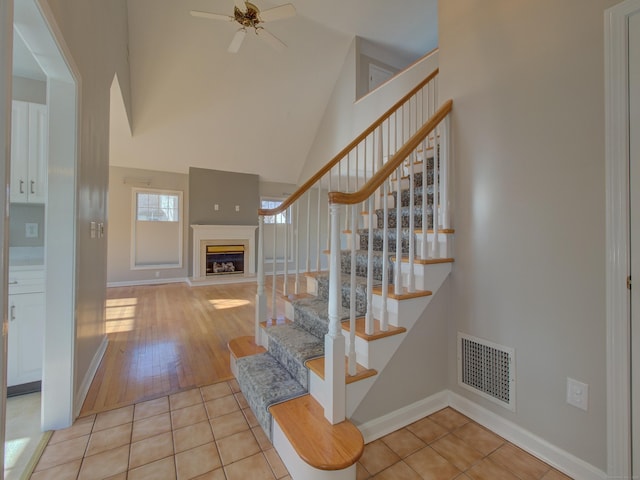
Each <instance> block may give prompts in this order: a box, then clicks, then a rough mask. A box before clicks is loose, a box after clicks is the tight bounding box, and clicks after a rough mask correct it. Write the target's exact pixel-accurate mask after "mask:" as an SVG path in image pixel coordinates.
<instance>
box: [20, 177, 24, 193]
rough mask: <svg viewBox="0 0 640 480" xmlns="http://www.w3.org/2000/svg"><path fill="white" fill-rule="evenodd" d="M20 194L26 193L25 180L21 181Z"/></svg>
mask: <svg viewBox="0 0 640 480" xmlns="http://www.w3.org/2000/svg"><path fill="white" fill-rule="evenodd" d="M20 193H24V180H20Z"/></svg>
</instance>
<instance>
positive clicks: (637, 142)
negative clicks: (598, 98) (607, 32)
mask: <svg viewBox="0 0 640 480" xmlns="http://www.w3.org/2000/svg"><path fill="white" fill-rule="evenodd" d="M628 42H629V169H630V185H629V187H630V188H629V192H630V205H631V216H630V218H631V278H632V279H636V278H637V279H638V280H640V10H638V11H637V12H635V13H634V14H633V15H630V16H629V41H628ZM638 287H640V284H638ZM631 425H632V430H631V446H632V451H631V452H632V454H631V471H632V475H633V476H634V478H637V477H638V476H640V288H635V289H632V291H631Z"/></svg>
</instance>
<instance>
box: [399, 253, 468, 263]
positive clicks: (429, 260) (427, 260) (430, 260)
mask: <svg viewBox="0 0 640 480" xmlns="http://www.w3.org/2000/svg"><path fill="white" fill-rule="evenodd" d="M396 258H397V257H396V256H395V255H394V256H392V257H391V261H392V262H395V261H396ZM400 260H401V261H402V263H409V255H402V257H400ZM453 262H455V259H454V258H452V257H447V258H418V257H416V258H414V259H413V263H415V264H416V265H437V264H440V263H453Z"/></svg>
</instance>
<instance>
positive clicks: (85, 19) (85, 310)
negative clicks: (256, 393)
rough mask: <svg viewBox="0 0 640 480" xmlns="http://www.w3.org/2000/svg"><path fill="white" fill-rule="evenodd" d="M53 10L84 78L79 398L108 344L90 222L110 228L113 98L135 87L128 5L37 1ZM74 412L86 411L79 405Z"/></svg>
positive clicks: (99, 255) (100, 254) (103, 260)
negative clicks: (116, 91) (114, 90)
mask: <svg viewBox="0 0 640 480" xmlns="http://www.w3.org/2000/svg"><path fill="white" fill-rule="evenodd" d="M38 1H40V2H41V3H43V4H47V5H48V6H49V8H50V10H51V12H52V14H53V16H54V18H55V22H56V24H57V27H58V28H59V31H60V33H61V35H62V37H63V39H64V42H65V43H66V46H67V48H68V49H69V53H70V55H71V57H72V60H73V63H74V64H75V66H76V67H77V69H78V72H79V74H80V76H81V84H80V87H81V88H80V90H79V92H78V98H79V101H80V111H79V117H78V119H79V122H80V123H79V125H78V132H79V133H78V135H79V139H78V146H79V147H78V152H77V165H76V169H77V171H76V192H75V193H76V194H75V197H76V215H77V226H76V234H75V252H76V268H75V272H76V274H75V281H76V294H75V326H76V328H75V330H76V340H75V369H74V370H75V371H74V375H75V379H74V395H77V393H78V391H79V389H80V388H81V384H82V383H83V382H85V381H86V376H87V374H88V373H89V370H90V368H91V364H92V362H93V361H95V356H96V354H97V353H98V352H99V349H100V347H101V345H102V343H103V340H104V338H105V297H106V288H105V287H106V279H107V241H106V238H91V236H90V228H89V225H90V223H91V222H92V221H93V222H97V223H107V220H108V219H107V192H108V182H109V180H108V179H109V98H110V87H111V82H112V80H113V76H114V74H115V73H116V72H117V73H118V78H119V79H120V81H121V83H126V84H128V83H129V64H128V60H127V44H128V22H127V5H126V0H110V1H108V2H104V1H102V0H38ZM75 407H76V408H75V410H76V411H77V410H78V409H79V406H77V405H76V406H75Z"/></svg>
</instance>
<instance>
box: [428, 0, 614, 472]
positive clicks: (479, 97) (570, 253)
mask: <svg viewBox="0 0 640 480" xmlns="http://www.w3.org/2000/svg"><path fill="white" fill-rule="evenodd" d="M615 3H616V1H615V0H607V1H604V2H603V1H600V0H564V1H562V2H557V1H552V0H541V1H536V2H514V1H512V0H491V1H487V0H482V1H481V0H448V1H446V2H440V8H439V19H440V27H439V32H440V58H439V61H440V76H441V77H440V98H441V99H447V98H453V100H454V107H453V120H452V128H453V130H452V131H453V153H454V169H455V172H454V178H453V183H454V189H453V191H454V204H455V205H454V207H455V210H454V220H453V227H454V228H455V229H456V262H455V264H454V270H453V276H452V292H451V294H452V300H451V301H452V312H451V314H452V317H451V328H450V332H449V334H450V335H449V352H450V354H449V387H450V388H451V389H453V390H455V391H456V392H457V393H459V394H460V395H463V396H465V397H468V398H469V399H470V400H472V401H474V402H476V403H479V404H480V405H482V406H484V407H486V408H488V409H489V410H491V411H493V412H494V413H496V414H497V415H500V416H502V417H504V418H506V419H508V420H511V421H513V422H515V423H516V424H518V425H520V426H521V427H523V428H524V429H526V430H529V431H530V432H532V433H534V434H536V435H538V436H540V437H542V438H543V439H545V440H547V441H548V442H550V443H552V444H555V445H557V446H558V447H560V448H562V449H564V450H566V451H568V452H570V453H572V454H573V455H575V456H577V457H579V458H581V459H583V460H585V461H587V462H589V463H590V464H592V465H594V466H596V467H598V468H600V469H602V470H605V469H606V435H605V433H606V411H605V410H606V377H605V363H606V358H605V232H604V227H605V213H604V207H605V197H604V185H605V178H604V106H603V105H604V81H603V78H604V75H603V72H604V63H603V55H604V54H603V49H604V47H603V45H604V40H603V38H604V33H603V25H604V20H603V19H604V15H603V12H604V10H605V9H606V8H608V7H610V6H611V5H613V4H615ZM458 330H459V331H462V332H465V333H469V334H472V335H476V336H478V337H482V338H485V339H487V340H490V341H492V342H496V343H498V344H502V345H506V346H509V347H514V348H515V352H516V377H517V392H516V395H517V400H516V412H515V413H512V412H510V411H508V410H506V409H504V408H501V407H499V406H496V405H494V404H493V403H491V402H487V401H485V400H484V399H482V398H480V397H479V396H477V395H474V394H472V393H468V392H467V391H465V390H463V389H460V388H459V387H457V385H456V354H455V352H456V348H455V335H456V332H457V331H458ZM567 377H573V378H575V379H578V380H580V381H582V382H586V383H587V384H589V410H588V412H584V411H582V410H579V409H576V408H575V407H572V406H569V405H567V404H566V402H565V398H566V382H567Z"/></svg>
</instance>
